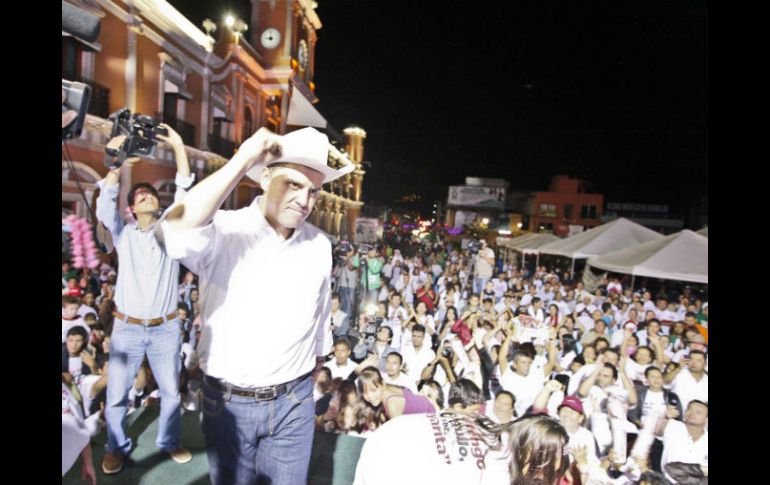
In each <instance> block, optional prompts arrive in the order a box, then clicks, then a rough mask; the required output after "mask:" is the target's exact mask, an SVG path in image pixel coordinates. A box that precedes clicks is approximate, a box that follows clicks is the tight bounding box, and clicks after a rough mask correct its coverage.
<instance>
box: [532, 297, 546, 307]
mask: <svg viewBox="0 0 770 485" xmlns="http://www.w3.org/2000/svg"><path fill="white" fill-rule="evenodd" d="M539 301H543V300H541V299H540V297H539V296H536V297H534V298H532V304H533V305H534V304H535V303H537V302H539Z"/></svg>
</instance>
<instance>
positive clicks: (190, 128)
mask: <svg viewBox="0 0 770 485" xmlns="http://www.w3.org/2000/svg"><path fill="white" fill-rule="evenodd" d="M158 118H160V119H161V121H163V123H166V124H167V125H169V126H170V127H171V128H173V129H174V131H176V132H177V133H179V136H181V137H182V141H184V144H185V145H187V146H191V147H194V146H195V125H193V124H192V123H188V122H187V121H184V120H179V119H177V118H174V117H171V116H166V115H161V116H159V117H158Z"/></svg>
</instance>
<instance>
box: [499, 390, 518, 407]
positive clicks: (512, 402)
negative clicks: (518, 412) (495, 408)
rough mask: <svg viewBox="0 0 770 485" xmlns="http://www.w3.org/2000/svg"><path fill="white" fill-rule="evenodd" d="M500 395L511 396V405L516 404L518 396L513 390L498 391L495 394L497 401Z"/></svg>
mask: <svg viewBox="0 0 770 485" xmlns="http://www.w3.org/2000/svg"><path fill="white" fill-rule="evenodd" d="M500 396H508V397H509V398H511V405H512V406H513V405H515V404H516V396H514V395H513V393H512V392H508V391H500V392H498V393H497V395H496V396H495V401H497V398H498V397H500Z"/></svg>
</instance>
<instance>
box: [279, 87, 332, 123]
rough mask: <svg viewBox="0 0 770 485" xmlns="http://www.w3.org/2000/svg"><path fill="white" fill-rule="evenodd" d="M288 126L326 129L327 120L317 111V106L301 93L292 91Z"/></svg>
mask: <svg viewBox="0 0 770 485" xmlns="http://www.w3.org/2000/svg"><path fill="white" fill-rule="evenodd" d="M286 124H289V125H295V126H313V127H315V128H326V125H327V122H326V119H325V118H324V117H323V116H321V113H319V112H318V110H317V109H315V106H313V104H312V103H311V102H310V101H308V99H307V98H306V97H305V96H304V95H303V94H302V93H301V92H300V90H299V89H297V88H294V89H292V93H291V102H290V103H289V115H288V116H287V117H286Z"/></svg>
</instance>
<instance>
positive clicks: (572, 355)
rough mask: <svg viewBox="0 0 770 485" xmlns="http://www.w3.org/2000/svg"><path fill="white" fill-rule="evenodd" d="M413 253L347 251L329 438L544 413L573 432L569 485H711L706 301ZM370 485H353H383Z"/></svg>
mask: <svg viewBox="0 0 770 485" xmlns="http://www.w3.org/2000/svg"><path fill="white" fill-rule="evenodd" d="M409 252H410V253H411V254H410V255H409V256H408V257H407V256H405V255H403V254H402V251H401V249H399V248H393V247H391V246H389V245H385V244H379V245H377V246H375V245H372V246H369V247H363V248H356V247H353V246H351V245H349V244H347V243H343V244H341V245H340V246H338V247H337V254H339V258H338V260H337V263H336V265H335V270H334V275H335V279H336V280H335V293H334V295H333V296H332V305H333V306H332V323H331V326H330V331H331V332H332V334H333V336H334V339H335V341H334V358H333V359H332V360H331V361H330V362H329V363H327V364H326V368H328V371H329V372H328V373H327V374H325V375H324V377H323V378H321V379H318V380H317V382H316V392H315V399H316V402H317V408H316V412H317V426H318V429H319V430H325V431H334V432H337V433H342V434H345V435H347V436H355V437H358V438H359V439H361V440H364V439H365V438H367V437H368V436H372V435H375V434H376V431H375V430H377V429H378V428H380V427H381V426H382V425H383V424H384V423H386V422H387V421H390V420H393V419H394V418H396V417H397V416H401V415H403V414H426V415H428V416H430V415H434V414H439V415H441V413H460V414H473V413H475V414H476V415H480V416H483V417H485V418H487V419H488V420H489V421H491V422H494V423H498V424H505V423H510V422H514V421H516V420H517V419H520V418H522V417H524V416H529V415H533V414H544V415H548V416H551V417H552V418H553V419H555V420H557V421H558V422H559V423H561V425H562V426H563V427H564V428H565V429H566V432H567V434H568V437H569V442H568V443H569V444H568V446H567V449H568V454H569V462H570V466H569V467H568V468H567V471H566V474H565V475H566V476H568V477H570V478H569V480H573V482H572V483H666V480H668V481H670V482H671V483H676V477H679V478H680V479H681V476H682V475H681V474H682V473H683V472H682V470H686V471H687V473H691V474H694V475H695V476H700V477H704V479H705V480H707V475H708V431H707V428H708V358H707V357H708V354H707V344H708V302H707V301H705V295H701V294H698V293H696V292H695V291H694V290H693V289H691V288H690V287H682V289H681V293H680V294H677V295H668V294H656V295H655V297H653V294H652V292H651V291H650V290H648V289H645V288H640V289H636V290H634V289H631V288H629V287H627V286H625V287H624V286H623V283H621V280H620V278H606V277H605V278H604V280H603V281H601V282H600V285H599V287H598V288H594V289H593V290H592V291H588V290H587V289H586V287H585V285H584V283H583V282H582V281H573V280H570V279H563V278H560V275H559V274H558V273H554V272H549V271H548V270H547V269H546V268H545V267H536V268H534V271H527V270H526V269H525V270H520V269H519V268H518V267H517V266H516V264H515V263H513V264H505V263H503V261H501V258H496V257H495V254H494V250H493V249H492V248H490V247H489V246H488V245H487V244H486V242H485V241H482V242H481V245H480V247H479V248H478V251H476V252H471V250H469V249H468V248H466V249H462V248H460V247H457V246H453V245H451V244H449V243H447V242H446V241H441V240H439V242H433V243H425V244H418V245H416V246H414V245H410V247H409ZM363 262H365V264H363ZM362 267H363V269H360V268H362ZM354 276H355V278H354ZM352 281H357V283H358V285H359V286H358V289H359V291H358V292H357V293H356V292H351V291H350V289H351V288H354V287H355V286H354V285H352V284H351V282H352ZM356 294H358V295H360V296H359V298H358V299H356V298H354V297H351V296H350V295H356ZM343 295H344V296H343ZM353 383H355V384H356V385H353ZM415 391H416V392H415ZM404 426H407V425H404ZM417 426H418V427H419V425H417ZM426 426H427V425H426ZM408 435H409V432H408V426H407V427H406V428H404V434H403V435H402V436H401V437H399V438H396V435H393V440H394V441H392V442H390V443H387V444H379V445H378V446H383V447H385V448H386V449H387V448H388V447H390V448H391V449H393V448H398V447H401V446H403V445H404V442H408V441H409V438H408V437H407V436H408ZM418 435H419V434H416V435H415V439H418V440H419V437H418ZM347 439H348V438H346V440H347ZM378 442H379V441H378ZM345 443H347V441H345ZM346 446H347V445H346ZM365 449H366V447H364V450H365ZM353 450H354V452H355V450H360V447H354V448H353ZM434 452H435V446H434ZM361 456H362V457H363V456H365V455H364V454H362V455H361ZM366 456H369V455H366ZM381 458H382V457H381ZM336 459H337V455H336V454H335V460H336ZM383 459H384V458H383ZM353 462H355V460H353ZM370 463H371V457H370V456H369V458H367V461H366V465H363V464H362V466H360V467H359V471H360V473H361V474H364V475H365V471H364V470H365V469H366V468H367V466H368V465H369V464H370ZM335 465H336V462H335ZM690 465H693V466H690ZM688 466H690V467H689V468H688ZM334 473H335V475H336V474H338V473H340V474H345V473H347V477H350V476H352V471H351V470H343V469H338V468H337V467H335V471H334ZM404 473H407V472H406V471H404ZM364 475H361V477H359V478H358V479H357V480H358V481H356V483H362V484H363V483H380V482H376V481H372V480H373V479H372V478H371V477H369V478H368V479H366V478H365V477H364ZM387 476H388V477H390V478H391V479H392V478H393V475H392V474H390V475H387ZM335 483H337V482H335ZM339 483H346V482H345V481H344V480H342V481H341V482H339ZM382 483H386V482H382ZM415 483H417V482H415ZM425 483H428V482H425ZM436 483H439V482H438V481H436ZM440 483H447V482H445V481H442V482H440ZM452 483H453V482H452Z"/></svg>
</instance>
